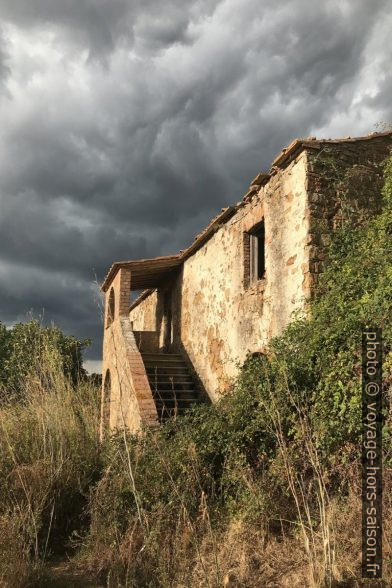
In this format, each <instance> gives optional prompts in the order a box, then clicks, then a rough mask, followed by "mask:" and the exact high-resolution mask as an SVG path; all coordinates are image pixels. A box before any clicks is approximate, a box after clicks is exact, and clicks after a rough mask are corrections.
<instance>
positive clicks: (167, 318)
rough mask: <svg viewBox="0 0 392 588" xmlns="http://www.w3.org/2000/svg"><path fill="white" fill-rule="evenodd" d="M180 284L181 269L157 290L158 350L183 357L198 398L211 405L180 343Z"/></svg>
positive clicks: (181, 281) (181, 342) (181, 279)
mask: <svg viewBox="0 0 392 588" xmlns="http://www.w3.org/2000/svg"><path fill="white" fill-rule="evenodd" d="M182 283H183V268H182V267H181V269H180V270H177V271H176V272H175V273H174V274H172V275H171V277H170V278H169V279H168V280H166V282H165V283H164V285H162V286H161V287H160V288H158V297H157V298H158V300H157V306H156V312H155V320H156V323H155V324H156V329H157V331H158V333H159V341H160V349H159V350H160V351H161V352H164V353H179V354H180V355H181V356H182V357H183V359H184V361H185V363H186V364H187V367H188V369H189V372H190V373H191V374H192V377H193V380H194V382H195V385H196V388H197V391H198V392H199V394H200V396H201V397H202V399H203V400H204V401H205V402H209V403H211V399H210V397H209V396H208V394H207V392H206V389H205V387H204V385H203V382H202V381H201V379H200V377H199V375H198V373H197V371H196V369H195V366H194V365H193V362H192V360H191V358H190V357H189V355H188V352H187V350H186V348H185V346H184V344H183V341H182V332H181V324H182ZM206 361H207V360H206Z"/></svg>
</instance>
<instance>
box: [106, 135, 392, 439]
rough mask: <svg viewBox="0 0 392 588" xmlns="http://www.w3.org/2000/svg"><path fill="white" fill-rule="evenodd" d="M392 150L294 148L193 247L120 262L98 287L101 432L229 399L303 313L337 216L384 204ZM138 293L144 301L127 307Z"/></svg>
mask: <svg viewBox="0 0 392 588" xmlns="http://www.w3.org/2000/svg"><path fill="white" fill-rule="evenodd" d="M391 145H392V133H391V132H388V133H374V134H372V135H369V136H366V137H359V138H345V139H341V140H317V139H315V138H308V139H296V140H295V141H293V142H292V143H291V144H290V145H289V146H288V147H287V148H286V149H283V150H282V152H281V153H279V155H278V156H277V157H276V159H275V160H274V161H273V163H272V167H271V169H270V171H269V172H267V173H264V172H261V173H259V174H258V175H257V176H256V177H255V178H254V180H253V181H252V182H251V184H250V187H249V189H248V191H247V193H246V194H245V196H244V197H243V198H242V199H241V200H240V201H239V202H238V203H237V204H234V205H232V206H228V207H227V208H224V209H222V210H221V211H220V212H219V214H218V215H217V216H216V217H215V218H214V219H212V221H211V222H210V224H209V225H208V226H207V227H206V228H205V229H204V230H203V231H202V232H201V233H200V234H199V235H197V237H196V238H195V239H194V241H193V243H192V244H191V245H190V246H189V247H188V248H187V249H185V250H183V251H180V252H179V253H177V254H176V255H169V256H164V257H155V258H152V259H134V260H131V261H119V262H116V263H114V264H113V265H112V267H111V268H110V270H109V272H108V274H107V276H106V278H105V281H104V283H103V286H102V290H103V292H104V293H105V319H104V320H105V325H104V345H103V386H102V434H104V433H105V431H106V430H108V429H113V428H116V427H119V428H122V427H124V426H125V427H128V428H129V429H130V430H131V431H132V432H136V431H138V430H139V429H140V428H141V427H142V426H143V425H148V426H154V425H158V424H159V423H160V422H162V421H164V420H165V419H166V418H168V417H169V416H175V415H180V414H182V413H183V412H184V411H185V410H186V409H187V408H188V407H190V406H191V405H192V404H193V403H195V402H198V401H201V400H207V401H208V400H210V401H212V402H213V401H216V400H217V399H218V398H219V397H220V396H221V395H222V394H224V393H225V392H226V391H227V390H228V389H229V388H230V385H231V383H232V381H233V379H234V378H235V377H236V375H237V373H238V369H239V366H240V365H242V364H243V363H244V361H245V360H246V358H247V357H248V355H249V354H255V353H262V352H263V351H264V350H265V348H266V346H267V345H268V342H269V340H270V339H271V337H274V336H276V335H279V334H280V333H281V332H282V330H283V329H284V328H285V326H286V325H287V324H288V323H289V321H290V320H291V319H292V317H293V313H294V312H295V311H298V310H299V311H301V310H304V309H305V310H306V304H307V301H308V300H309V298H310V297H311V296H312V294H314V292H316V290H317V284H318V280H319V276H320V274H321V273H322V272H323V269H324V264H325V261H326V257H327V254H328V246H329V244H330V241H331V234H332V232H333V231H334V230H335V229H336V228H337V227H338V226H339V225H340V224H341V223H342V219H343V218H345V217H346V218H347V217H350V220H352V221H354V222H356V221H358V222H361V219H363V218H364V217H366V216H367V215H369V214H374V212H375V211H377V209H378V208H379V207H380V203H381V185H382V165H381V163H382V161H383V160H384V159H385V158H386V157H387V156H388V154H389V151H390V147H391ZM124 253H125V254H127V252H124ZM129 254H130V256H132V252H129ZM131 291H143V292H142V294H141V295H139V296H138V297H137V298H136V300H134V301H133V302H131V303H130V293H131Z"/></svg>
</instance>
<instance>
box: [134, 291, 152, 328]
mask: <svg viewBox="0 0 392 588" xmlns="http://www.w3.org/2000/svg"><path fill="white" fill-rule="evenodd" d="M157 315H158V293H157V291H156V290H154V291H153V292H152V293H151V294H150V295H149V296H148V297H147V298H145V299H144V300H143V302H142V303H140V304H138V305H137V306H135V308H134V309H133V310H132V311H131V312H130V314H129V318H130V320H131V321H133V328H134V329H135V331H155V330H156V329H157Z"/></svg>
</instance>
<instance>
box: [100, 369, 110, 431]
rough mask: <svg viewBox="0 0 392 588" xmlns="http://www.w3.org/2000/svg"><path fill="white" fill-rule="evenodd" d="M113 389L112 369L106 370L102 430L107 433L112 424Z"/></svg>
mask: <svg viewBox="0 0 392 588" xmlns="http://www.w3.org/2000/svg"><path fill="white" fill-rule="evenodd" d="M111 391H112V383H111V377H110V370H106V374H105V380H104V384H103V399H102V402H103V405H102V431H103V434H104V435H105V434H106V432H107V431H108V430H109V426H110V397H111Z"/></svg>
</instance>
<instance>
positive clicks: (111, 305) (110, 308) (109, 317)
mask: <svg viewBox="0 0 392 588" xmlns="http://www.w3.org/2000/svg"><path fill="white" fill-rule="evenodd" d="M114 312H115V300H114V289H113V288H111V289H110V292H109V301H108V308H107V318H106V326H107V327H110V325H111V324H112V322H113V319H114Z"/></svg>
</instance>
